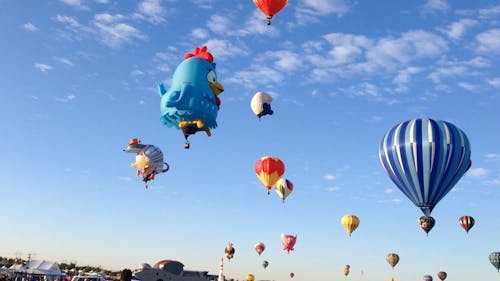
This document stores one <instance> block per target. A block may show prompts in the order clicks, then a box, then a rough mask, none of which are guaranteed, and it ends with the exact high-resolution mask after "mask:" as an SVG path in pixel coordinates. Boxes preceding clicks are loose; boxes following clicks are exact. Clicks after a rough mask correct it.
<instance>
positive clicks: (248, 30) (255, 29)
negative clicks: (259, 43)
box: [209, 9, 279, 37]
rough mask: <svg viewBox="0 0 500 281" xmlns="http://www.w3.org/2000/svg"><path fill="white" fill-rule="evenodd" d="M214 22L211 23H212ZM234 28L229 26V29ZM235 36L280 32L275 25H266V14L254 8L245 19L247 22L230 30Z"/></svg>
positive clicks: (275, 33) (267, 34)
mask: <svg viewBox="0 0 500 281" xmlns="http://www.w3.org/2000/svg"><path fill="white" fill-rule="evenodd" d="M211 24H212V23H209V25H211ZM231 29H234V28H231V27H229V30H231ZM228 33H229V34H231V35H235V36H248V35H252V34H258V35H264V36H271V37H272V36H275V35H277V34H278V33H279V31H278V29H277V28H276V27H274V26H273V25H266V19H265V16H263V14H262V13H261V12H260V11H259V10H258V9H254V11H253V13H252V14H251V15H250V17H249V18H248V19H247V20H246V21H245V24H243V26H242V27H241V28H239V29H237V30H236V31H234V32H233V31H230V32H228Z"/></svg>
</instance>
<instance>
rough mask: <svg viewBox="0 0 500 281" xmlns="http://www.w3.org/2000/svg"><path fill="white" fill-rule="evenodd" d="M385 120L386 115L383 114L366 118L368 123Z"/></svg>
mask: <svg viewBox="0 0 500 281" xmlns="http://www.w3.org/2000/svg"><path fill="white" fill-rule="evenodd" d="M382 120H384V117H382V116H376V115H375V116H371V117H370V118H369V119H367V120H365V121H366V122H368V123H380V122H382Z"/></svg>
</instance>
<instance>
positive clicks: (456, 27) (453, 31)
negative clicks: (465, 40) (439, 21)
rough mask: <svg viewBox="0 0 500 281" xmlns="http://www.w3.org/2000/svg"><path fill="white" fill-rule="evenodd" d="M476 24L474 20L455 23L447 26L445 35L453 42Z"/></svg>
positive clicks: (462, 20)
mask: <svg viewBox="0 0 500 281" xmlns="http://www.w3.org/2000/svg"><path fill="white" fill-rule="evenodd" d="M476 24H477V21H476V20H472V19H461V20H459V21H456V22H454V23H452V24H450V25H449V26H448V29H447V30H445V33H446V35H448V37H450V38H451V39H454V40H459V39H460V38H462V36H464V35H465V33H466V32H467V31H468V30H469V29H470V28H471V27H473V26H474V25H476Z"/></svg>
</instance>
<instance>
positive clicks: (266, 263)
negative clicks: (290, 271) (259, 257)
mask: <svg viewBox="0 0 500 281" xmlns="http://www.w3.org/2000/svg"><path fill="white" fill-rule="evenodd" d="M267 266H269V262H268V261H263V262H262V267H263V268H264V269H266V268H267Z"/></svg>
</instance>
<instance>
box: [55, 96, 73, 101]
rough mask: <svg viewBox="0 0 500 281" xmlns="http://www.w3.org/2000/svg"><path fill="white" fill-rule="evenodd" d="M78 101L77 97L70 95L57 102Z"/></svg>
mask: <svg viewBox="0 0 500 281" xmlns="http://www.w3.org/2000/svg"><path fill="white" fill-rule="evenodd" d="M75 99H76V96H75V95H73V94H69V95H67V96H66V97H64V98H56V101H58V102H70V101H73V100H75Z"/></svg>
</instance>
